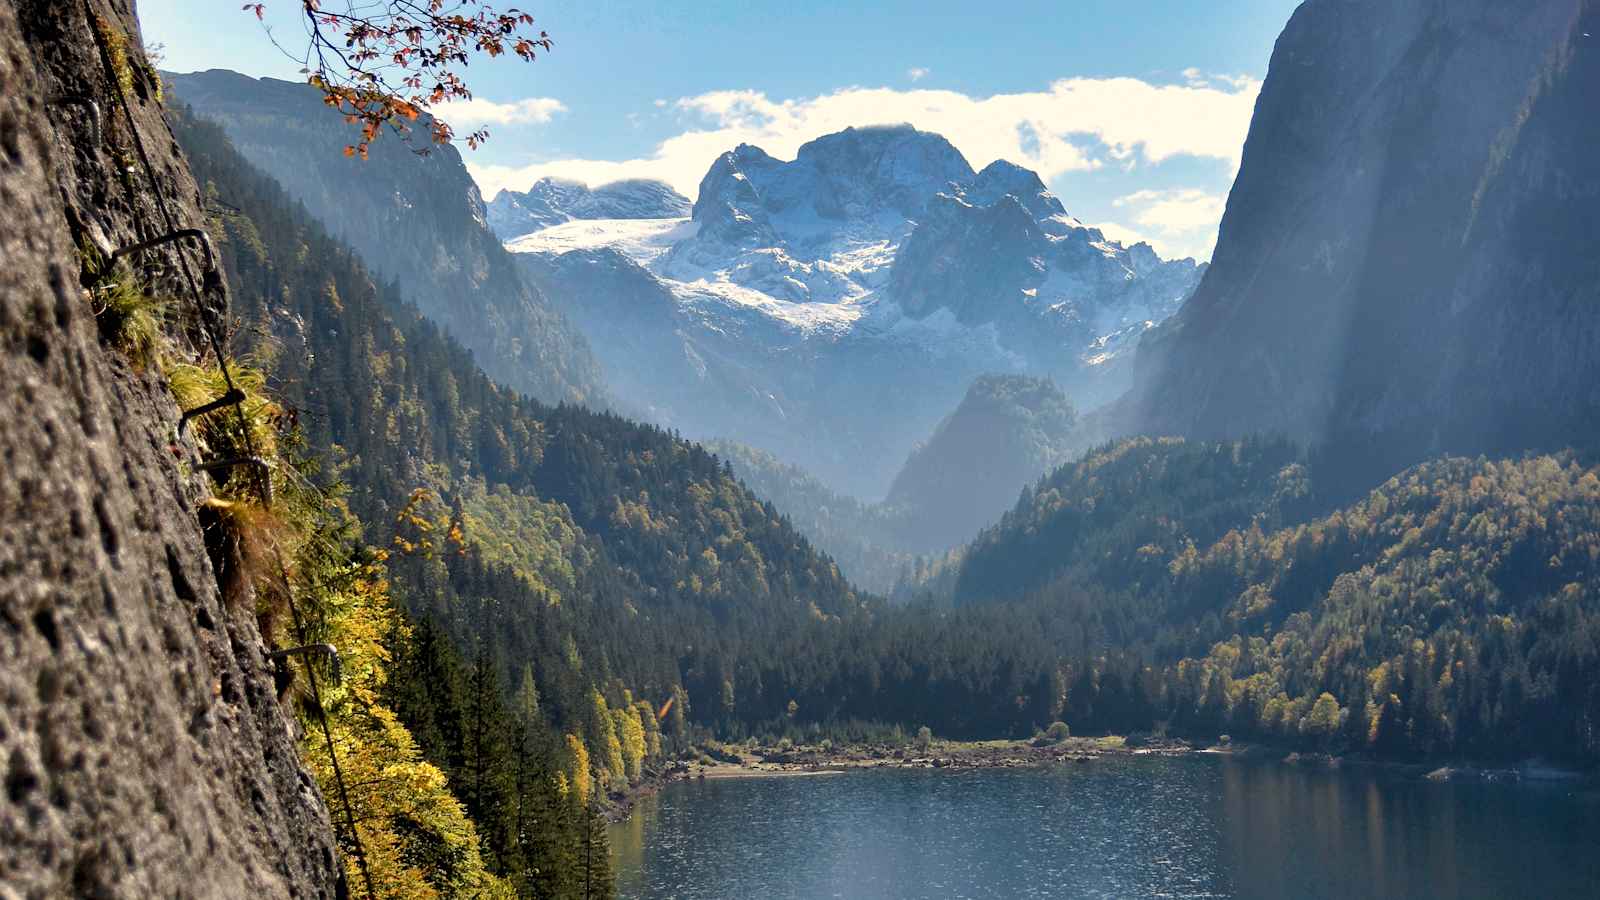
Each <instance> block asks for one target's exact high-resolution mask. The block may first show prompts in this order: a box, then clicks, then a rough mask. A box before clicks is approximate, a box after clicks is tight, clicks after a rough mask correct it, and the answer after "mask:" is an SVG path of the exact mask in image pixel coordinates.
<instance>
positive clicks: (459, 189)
mask: <svg viewBox="0 0 1600 900" xmlns="http://www.w3.org/2000/svg"><path fill="white" fill-rule="evenodd" d="M164 77H165V78H166V79H167V81H168V82H169V83H170V84H171V86H172V89H173V92H174V93H175V94H176V96H177V97H178V99H180V100H181V101H182V102H184V103H187V104H190V105H191V106H193V107H194V108H195V109H196V110H197V111H198V112H200V113H201V114H202V115H204V116H206V117H208V118H212V119H215V120H217V121H219V122H220V123H221V124H222V125H223V126H224V127H225V128H226V129H227V131H228V134H229V137H230V138H231V139H232V140H233V142H234V144H235V146H236V147H238V149H239V152H240V153H242V154H243V155H244V156H245V158H246V159H249V160H250V161H251V162H252V163H253V164H254V165H256V166H257V167H259V168H261V169H262V170H263V171H264V172H266V173H267V174H269V175H271V176H272V177H273V178H275V179H277V180H278V181H279V183H280V184H282V185H283V186H284V188H285V190H287V191H288V192H289V194H290V195H291V196H292V197H293V198H294V199H295V200H298V201H299V202H301V203H304V204H305V206H306V209H307V210H309V211H310V212H311V214H312V215H313V216H315V217H316V218H317V220H318V221H319V222H321V223H323V225H324V226H325V227H326V228H327V229H328V230H329V231H330V232H332V233H333V234H334V235H336V236H337V237H338V238H339V239H340V240H342V241H344V242H345V243H346V244H348V245H349V246H350V247H352V248H353V249H355V250H356V252H358V253H360V254H361V257H362V259H363V260H365V261H366V263H367V264H368V265H369V266H371V267H372V269H373V271H374V272H375V273H377V274H378V275H379V276H380V277H381V278H382V279H384V280H386V281H393V282H395V283H396V284H397V285H398V289H399V293H400V295H401V296H403V297H404V298H405V299H406V301H408V302H410V303H413V304H415V305H416V306H417V307H418V308H419V309H420V310H422V312H423V314H425V315H427V316H428V317H430V318H431V319H433V320H434V321H435V322H437V323H439V324H440V326H442V327H443V328H444V330H445V331H446V332H447V333H449V334H450V335H451V336H452V337H453V338H455V339H456V340H457V341H459V342H460V343H461V344H462V345H463V346H465V347H466V348H467V349H469V350H471V351H472V352H473V354H474V355H475V357H476V358H477V360H478V364H479V365H481V366H482V367H483V368H484V370H485V371H487V372H488V373H490V375H491V376H493V377H494V378H495V379H496V380H497V381H499V382H501V383H503V384H506V385H509V386H511V387H512V388H514V389H516V390H519V391H522V392H524V393H527V394H530V395H532V396H534V397H537V398H539V399H541V400H544V401H545V402H549V403H559V402H563V401H567V402H583V403H587V404H589V405H591V406H597V407H598V406H602V405H603V404H604V401H605V399H606V398H605V391H604V387H603V386H602V384H601V378H600V374H599V367H598V366H597V364H596V363H595V360H594V357H593V356H592V355H591V353H590V351H589V345H588V343H587V342H586V341H585V340H584V337H583V335H582V334H581V333H580V332H578V331H577V330H576V329H575V328H573V326H572V325H571V324H570V323H568V322H567V320H566V319H565V318H564V317H563V316H562V315H561V313H560V312H559V311H557V310H556V308H555V307H554V306H552V304H551V303H550V301H549V300H548V299H547V298H545V297H544V296H543V295H541V294H540V293H539V291H538V290H537V289H536V288H533V287H532V286H530V285H528V284H527V283H525V282H524V280H523V279H522V277H521V276H520V275H519V274H518V273H517V271H516V267H515V265H514V264H513V262H512V259H511V256H510V255H509V254H507V253H506V251H505V250H504V249H503V248H502V247H501V246H500V242H499V240H497V239H496V238H495V236H494V235H493V234H492V233H491V232H490V231H489V227H488V220H487V218H486V212H485V208H484V204H483V198H482V197H480V196H479V194H478V187H477V185H476V184H474V183H473V181H472V177H471V176H470V175H468V174H467V170H466V167H465V166H464V165H463V164H462V162H461V155H460V153H459V152H458V151H457V150H456V149H455V148H454V147H452V146H449V145H444V146H437V147H434V146H424V149H426V150H427V153H426V154H419V153H417V152H416V148H415V147H414V146H412V144H410V143H407V142H406V141H403V140H400V139H398V138H395V139H393V140H382V141H375V142H374V143H373V144H372V146H371V149H370V156H371V158H370V159H359V158H347V157H346V156H345V155H344V153H343V149H344V147H345V145H346V144H348V143H349V141H350V139H351V135H350V133H349V126H347V125H346V124H345V122H344V120H343V118H342V117H341V116H340V115H339V114H338V112H337V111H335V110H332V109H329V108H328V107H327V106H326V105H324V104H323V102H322V95H321V94H320V93H318V92H317V91H316V90H315V89H313V88H312V87H310V86H309V85H305V84H296V83H293V82H287V81H279V80H277V79H272V78H262V79H256V78H250V77H248V76H245V75H240V74H238V73H236V72H229V71H225V70H220V69H219V70H212V71H208V72H196V73H193V74H187V75H174V74H167V75H165V76H164ZM427 132H428V129H427V125H426V123H424V122H419V123H418V124H417V125H416V134H417V135H418V137H416V138H414V141H421V142H423V144H424V145H427V138H426V135H427ZM391 137H392V136H391Z"/></svg>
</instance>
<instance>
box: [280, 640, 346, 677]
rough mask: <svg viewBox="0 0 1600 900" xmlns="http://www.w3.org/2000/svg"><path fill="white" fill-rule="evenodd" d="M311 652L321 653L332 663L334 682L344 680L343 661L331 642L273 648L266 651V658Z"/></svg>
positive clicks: (302, 654)
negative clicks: (270, 650) (279, 648)
mask: <svg viewBox="0 0 1600 900" xmlns="http://www.w3.org/2000/svg"><path fill="white" fill-rule="evenodd" d="M311 653H317V654H321V655H323V656H326V657H327V658H328V660H329V661H330V663H331V664H332V672H331V674H332V676H333V683H334V684H338V683H339V682H341V681H343V680H344V662H343V661H342V660H341V659H339V651H338V649H337V648H335V647H334V646H333V645H332V644H305V645H302V646H299V647H287V648H285V649H283V650H274V651H272V652H271V653H268V654H267V659H270V660H273V661H274V662H276V661H278V660H283V659H288V658H289V657H291V656H305V655H307V654H311Z"/></svg>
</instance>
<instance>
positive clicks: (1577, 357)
mask: <svg viewBox="0 0 1600 900" xmlns="http://www.w3.org/2000/svg"><path fill="white" fill-rule="evenodd" d="M1596 34H1600V4H1596V3H1595V2H1593V0H1537V2H1532V3H1522V4H1506V3H1501V2H1496V0H1461V2H1451V3H1425V2H1398V3H1396V2H1389V0H1354V2H1353V0H1311V2H1307V3H1305V4H1303V5H1301V7H1300V8H1299V9H1298V10H1297V11H1296V13H1295V15H1294V17H1293V18H1292V20H1291V21H1290V22H1289V24H1288V27H1287V28H1286V29H1285V30H1284V33H1283V35H1282V37H1281V38H1280V39H1279V40H1278V44H1277V49H1276V50H1275V52H1274V54H1273V58H1272V63H1271V68H1270V71H1269V74H1268V76H1267V79H1266V82H1265V86H1264V87H1263V90H1262V93H1261V98H1260V101H1259V103H1258V105H1257V108H1256V113H1255V117H1254V119H1253V121H1252V123H1251V129H1250V135H1249V139H1248V141H1247V142H1246V144H1245V148H1244V155H1243V165H1242V168H1241V169H1240V171H1239V175H1238V179H1237V181H1236V182H1235V184H1234V187H1233V191H1232V193H1231V195H1230V197H1229V199H1228V206H1227V211H1226V214H1225V215H1224V217H1223V219H1222V225H1221V232H1220V236H1219V239H1218V242H1217V249H1216V254H1215V256H1214V258H1213V260H1212V265H1211V268H1210V269H1209V270H1208V271H1207V272H1206V275H1205V277H1204V279H1203V280H1202V282H1201V284H1200V286H1199V288H1197V289H1196V291H1195V294H1194V296H1193V298H1192V299H1191V300H1190V301H1189V302H1188V303H1187V304H1185V306H1184V307H1183V309H1182V310H1181V311H1180V312H1179V313H1178V314H1177V315H1176V316H1174V317H1173V318H1172V319H1170V320H1168V322H1167V323H1166V324H1165V325H1164V326H1163V327H1161V328H1160V329H1158V330H1157V331H1155V332H1153V333H1152V334H1151V335H1150V336H1149V337H1148V338H1147V339H1146V340H1145V341H1144V343H1143V345H1142V346H1141V349H1140V352H1139V358H1138V360H1137V363H1136V370H1137V372H1136V376H1135V382H1136V384H1135V388H1134V389H1133V391H1132V392H1131V394H1130V395H1129V397H1128V398H1127V399H1126V400H1125V401H1124V402H1123V404H1122V406H1121V409H1120V410H1119V413H1120V415H1119V416H1118V417H1117V419H1118V421H1116V423H1115V425H1114V430H1115V431H1116V432H1117V433H1121V434H1140V433H1153V434H1173V433H1175V434H1183V435H1188V436H1194V437H1203V438H1217V437H1239V436H1242V435H1245V434H1250V433H1254V432H1259V431H1273V432H1281V433H1285V434H1288V435H1290V436H1291V437H1293V438H1295V439H1297V440H1300V441H1303V442H1317V443H1330V444H1338V445H1339V446H1340V447H1341V448H1343V449H1344V450H1345V451H1346V452H1347V453H1348V454H1349V455H1350V459H1349V460H1348V462H1349V464H1350V465H1351V466H1358V467H1360V469H1361V472H1360V473H1359V477H1364V478H1365V479H1366V484H1371V483H1373V482H1374V481H1376V480H1378V479H1381V478H1383V477H1386V476H1387V475H1389V474H1392V473H1393V472H1394V471H1396V470H1397V469H1399V468H1400V467H1402V466H1405V465H1409V464H1411V463H1414V462H1417V461H1419V460H1421V459H1424V458H1426V457H1428V456H1431V455H1437V454H1440V453H1468V454H1474V453H1478V452H1486V453H1491V454H1504V453H1518V452H1521V451H1523V450H1526V449H1540V450H1556V449H1560V448H1564V447H1567V446H1573V445H1581V446H1594V444H1595V442H1596V440H1597V439H1600V431H1597V430H1596V423H1597V422H1600V314H1597V313H1600V260H1597V257H1596V255H1595V254H1594V253H1593V252H1592V251H1591V244H1592V239H1593V236H1594V234H1595V233H1596V231H1597V229H1600V155H1597V154H1595V153H1594V152H1593V148H1594V146H1595V144H1596V142H1597V141H1600V116H1596V115H1595V114H1594V113H1595V110H1594V103H1593V98H1594V97H1595V96H1596V95H1597V94H1600V45H1597V43H1596V40H1595V38H1594V37H1593V35H1596Z"/></svg>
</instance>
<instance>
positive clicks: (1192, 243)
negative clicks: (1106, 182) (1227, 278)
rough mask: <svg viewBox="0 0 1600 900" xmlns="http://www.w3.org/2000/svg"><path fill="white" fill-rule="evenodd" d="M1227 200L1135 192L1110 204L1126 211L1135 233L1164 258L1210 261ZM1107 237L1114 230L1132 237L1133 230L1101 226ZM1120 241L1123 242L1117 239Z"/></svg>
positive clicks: (1183, 192) (1181, 192) (1203, 194)
mask: <svg viewBox="0 0 1600 900" xmlns="http://www.w3.org/2000/svg"><path fill="white" fill-rule="evenodd" d="M1227 203H1228V198H1227V197H1226V196H1224V195H1221V194H1213V193H1210V192H1207V191H1203V190H1199V189H1197V188H1179V189H1177V190H1169V191H1150V190H1146V191H1136V192H1134V193H1132V194H1128V195H1127V196H1124V197H1118V198H1117V199H1116V200H1114V201H1112V205H1113V206H1115V207H1117V208H1118V209H1126V210H1127V211H1128V212H1129V213H1130V214H1131V215H1132V216H1133V222H1134V224H1135V225H1137V226H1139V227H1138V229H1137V233H1139V234H1146V235H1149V237H1144V238H1140V239H1141V240H1146V241H1148V242H1149V243H1150V245H1151V246H1153V247H1155V248H1156V251H1157V252H1158V253H1160V254H1161V255H1163V256H1193V257H1194V258H1196V259H1209V258H1210V257H1211V251H1212V250H1213V249H1214V248H1215V247H1216V243H1217V223H1218V222H1219V221H1221V220H1222V211H1223V209H1224V208H1225V207H1226V206H1227ZM1102 228H1103V229H1104V230H1105V231H1106V235H1107V236H1108V237H1115V235H1114V234H1113V230H1115V231H1120V232H1126V233H1128V234H1130V235H1131V234H1134V233H1135V230H1134V229H1130V228H1127V227H1125V226H1121V225H1110V226H1104V225H1103V226H1102ZM1117 239H1119V240H1123V238H1120V237H1119V238H1117Z"/></svg>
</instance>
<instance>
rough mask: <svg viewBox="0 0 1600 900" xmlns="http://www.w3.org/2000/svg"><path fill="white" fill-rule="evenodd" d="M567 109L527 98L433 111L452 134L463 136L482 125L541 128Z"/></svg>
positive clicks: (460, 103)
mask: <svg viewBox="0 0 1600 900" xmlns="http://www.w3.org/2000/svg"><path fill="white" fill-rule="evenodd" d="M566 111H567V105H566V104H565V103H562V102H561V101H560V100H557V99H555V98H554V97H529V98H527V99H525V100H515V101H512V102H511V103H496V102H494V101H493V100H485V99H483V98H482V97H473V98H472V99H471V100H453V101H451V102H449V103H445V104H443V105H440V106H438V107H435V109H434V112H436V113H437V114H438V116H439V118H441V119H443V120H445V121H446V122H449V123H450V125H451V127H453V128H455V130H456V131H459V132H465V131H468V130H470V129H473V128H481V127H483V126H485V125H543V124H544V123H546V122H548V121H550V119H551V118H552V117H553V116H555V114H556V113H561V112H566Z"/></svg>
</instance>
